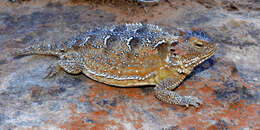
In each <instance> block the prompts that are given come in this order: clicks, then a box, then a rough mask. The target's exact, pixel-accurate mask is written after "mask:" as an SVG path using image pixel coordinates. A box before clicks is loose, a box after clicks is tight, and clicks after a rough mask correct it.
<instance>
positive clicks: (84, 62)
mask: <svg viewBox="0 0 260 130" xmlns="http://www.w3.org/2000/svg"><path fill="white" fill-rule="evenodd" d="M169 39H171V41H174V40H177V37H175V36H172V35H170V34H168V33H167V32H163V31H162V30H161V29H160V28H159V27H158V26H155V25H150V24H145V25H142V24H125V25H117V26H112V27H103V28H96V29H93V30H90V31H89V32H86V33H84V34H82V35H80V36H77V37H75V38H73V39H72V40H70V41H68V42H67V43H66V46H68V47H69V49H68V52H69V53H76V55H77V56H76V58H78V59H79V61H80V63H81V66H82V72H83V73H84V74H86V75H87V76H89V77H90V78H92V79H95V80H97V81H99V82H103V83H106V84H110V85H115V86H122V87H123V86H140V85H155V84H156V83H158V80H159V78H160V77H158V75H160V74H159V73H160V72H161V71H167V67H166V66H167V65H168V64H167V63H166V61H165V59H166V57H167V54H168V53H169V50H168V48H167V46H169V45H170V43H167V42H166V41H169ZM167 72H169V73H170V71H167ZM165 74H168V73H165Z"/></svg>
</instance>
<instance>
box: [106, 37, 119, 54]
mask: <svg viewBox="0 0 260 130" xmlns="http://www.w3.org/2000/svg"><path fill="white" fill-rule="evenodd" d="M117 40H118V36H116V35H110V37H109V38H108V39H107V43H106V44H107V49H109V50H111V49H113V48H114V46H116V45H117V44H118V43H117Z"/></svg>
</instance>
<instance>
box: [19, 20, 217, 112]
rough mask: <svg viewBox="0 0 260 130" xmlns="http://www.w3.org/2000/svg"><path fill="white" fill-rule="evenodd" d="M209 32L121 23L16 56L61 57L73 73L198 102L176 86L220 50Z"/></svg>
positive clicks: (176, 101)
mask: <svg viewBox="0 0 260 130" xmlns="http://www.w3.org/2000/svg"><path fill="white" fill-rule="evenodd" d="M202 34H203V35H202ZM198 36H200V37H198ZM204 36H206V35H205V33H202V32H200V31H197V32H196V31H195V32H192V33H189V34H187V35H186V36H175V35H171V34H169V33H167V32H164V31H163V30H162V29H161V28H159V27H158V26H155V25H151V24H140V23H137V24H121V25H115V26H109V27H103V28H94V29H92V30H90V31H88V32H85V33H83V34H81V35H79V36H76V37H74V38H72V39H71V40H69V41H68V42H66V43H62V44H48V45H42V44H36V45H33V46H31V47H28V48H25V49H23V50H20V51H17V52H16V55H30V54H40V55H52V56H56V57H58V58H59V61H58V66H59V67H60V68H62V69H63V70H65V71H66V72H68V73H71V74H78V73H81V72H83V73H84V74H85V75H87V76H88V77H90V78H91V79H94V80H96V81H99V82H102V83H105V84H109V85H115V86H120V87H131V86H142V85H155V86H156V87H155V88H154V90H155V96H156V97H157V98H158V99H159V100H161V101H163V102H167V103H170V104H179V105H184V106H187V107H188V106H189V105H193V106H195V107H197V106H198V105H199V104H201V103H202V101H201V100H199V99H198V98H196V97H192V96H180V95H178V94H177V93H175V92H173V91H171V90H173V89H174V88H176V87H178V86H179V84H180V83H181V82H182V81H183V80H184V78H185V77H186V76H187V75H188V74H190V73H191V72H192V70H193V68H194V67H196V66H197V65H198V64H200V63H202V62H203V61H205V60H207V59H208V58H210V57H211V56H212V55H214V53H215V52H216V46H215V45H213V44H211V43H209V42H208V41H207V40H205V39H208V38H204V39H203V37H204ZM51 75H53V74H51Z"/></svg>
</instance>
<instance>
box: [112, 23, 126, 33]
mask: <svg viewBox="0 0 260 130" xmlns="http://www.w3.org/2000/svg"><path fill="white" fill-rule="evenodd" d="M126 29H127V27H126V25H123V24H122V25H118V26H115V27H114V29H113V32H123V31H125V30H126Z"/></svg>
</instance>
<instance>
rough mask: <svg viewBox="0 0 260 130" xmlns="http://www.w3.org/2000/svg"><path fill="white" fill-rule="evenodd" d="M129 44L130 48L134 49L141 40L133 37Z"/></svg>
mask: <svg viewBox="0 0 260 130" xmlns="http://www.w3.org/2000/svg"><path fill="white" fill-rule="evenodd" d="M129 44H130V46H131V48H133V49H135V48H138V46H139V45H140V44H141V40H140V39H139V38H138V37H133V38H132V40H131V41H130V42H129Z"/></svg>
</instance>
